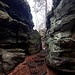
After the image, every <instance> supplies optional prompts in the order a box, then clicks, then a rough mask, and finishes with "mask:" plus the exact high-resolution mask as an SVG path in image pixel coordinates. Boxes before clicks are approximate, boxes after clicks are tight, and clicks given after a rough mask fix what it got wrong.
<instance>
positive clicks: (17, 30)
mask: <svg viewBox="0 0 75 75" xmlns="http://www.w3.org/2000/svg"><path fill="white" fill-rule="evenodd" d="M33 26H34V25H33V22H32V15H31V12H30V7H29V5H28V3H27V1H26V0H25V1H24V0H0V75H1V74H2V73H4V74H6V75H8V73H10V72H11V71H12V70H13V69H14V68H15V67H16V66H17V65H18V64H19V63H21V62H23V60H24V59H25V54H28V53H30V54H35V53H36V48H37V52H39V51H40V48H41V47H39V48H38V47H37V46H39V45H38V44H39V43H38V44H36V42H34V40H35V41H36V40H38V42H40V39H41V38H40V35H39V33H38V32H37V31H34V30H33ZM35 32H36V35H39V36H37V38H36V39H35V38H33V37H31V38H30V36H31V33H33V34H35ZM34 37H35V36H34ZM32 38H33V41H30V40H31V39H32ZM32 42H34V44H35V45H36V47H34V46H33V48H35V49H34V53H33V52H31V51H29V49H30V45H32ZM40 46H41V44H40Z"/></svg>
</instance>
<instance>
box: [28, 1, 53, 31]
mask: <svg viewBox="0 0 75 75" xmlns="http://www.w3.org/2000/svg"><path fill="white" fill-rule="evenodd" d="M27 1H28V3H29V5H30V7H31V13H32V16H33V22H34V29H36V30H38V31H39V28H40V29H43V28H44V26H45V25H44V24H45V23H44V20H45V19H44V18H45V10H42V11H40V12H39V13H37V14H36V13H35V12H34V8H35V7H34V5H35V2H34V1H33V0H27ZM47 5H48V11H50V10H51V8H52V0H47Z"/></svg>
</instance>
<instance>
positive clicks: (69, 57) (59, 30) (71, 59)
mask: <svg viewBox="0 0 75 75" xmlns="http://www.w3.org/2000/svg"><path fill="white" fill-rule="evenodd" d="M45 37H46V38H45V40H46V45H47V46H48V51H49V54H48V57H47V62H46V63H47V65H48V66H52V67H53V68H55V69H56V70H59V71H63V72H71V73H75V56H74V55H75V0H53V8H52V10H51V11H50V12H49V13H48V15H47V32H46V36H45ZM71 75H72V74H71Z"/></svg>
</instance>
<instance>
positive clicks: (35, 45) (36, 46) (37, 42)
mask: <svg viewBox="0 0 75 75" xmlns="http://www.w3.org/2000/svg"><path fill="white" fill-rule="evenodd" d="M29 42H30V44H29V49H28V51H29V54H35V53H37V52H39V51H40V50H41V48H42V47H41V36H40V34H39V33H38V32H37V31H36V30H33V31H32V32H31V33H30V40H29Z"/></svg>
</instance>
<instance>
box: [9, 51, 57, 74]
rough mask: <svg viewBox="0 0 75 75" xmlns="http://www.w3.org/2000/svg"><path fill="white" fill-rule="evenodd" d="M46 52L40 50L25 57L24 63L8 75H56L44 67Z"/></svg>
mask: <svg viewBox="0 0 75 75" xmlns="http://www.w3.org/2000/svg"><path fill="white" fill-rule="evenodd" d="M47 55H48V53H47V51H45V50H42V51H41V52H40V53H38V54H35V55H32V56H26V57H25V61H24V62H23V63H21V64H19V65H18V66H17V67H16V68H15V69H14V70H13V71H12V72H11V73H10V74H9V75H57V74H56V73H55V72H54V71H52V70H51V69H49V68H48V67H47V65H46V62H45V59H46V56H47Z"/></svg>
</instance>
